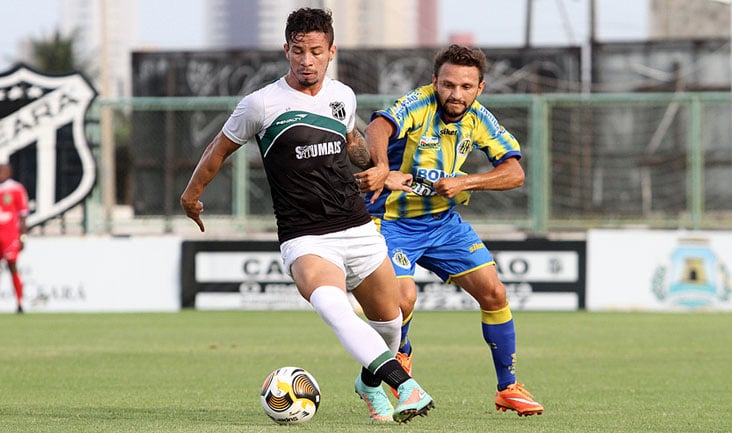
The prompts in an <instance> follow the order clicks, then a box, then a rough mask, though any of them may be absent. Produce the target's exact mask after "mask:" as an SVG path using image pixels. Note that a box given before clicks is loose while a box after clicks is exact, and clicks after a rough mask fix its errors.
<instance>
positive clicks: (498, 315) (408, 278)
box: [355, 45, 544, 416]
mask: <svg viewBox="0 0 732 433" xmlns="http://www.w3.org/2000/svg"><path fill="white" fill-rule="evenodd" d="M485 68H486V57H485V54H484V53H483V52H482V51H481V50H479V49H471V48H467V47H462V46H459V45H451V46H450V47H448V48H446V49H444V50H442V51H440V52H439V53H438V54H437V56H436V57H435V63H434V71H433V77H432V84H428V85H425V86H422V87H419V88H417V89H414V90H412V91H410V92H408V93H407V94H406V95H404V96H402V97H401V98H399V99H398V100H397V101H396V102H395V103H394V104H393V105H391V106H390V107H388V108H386V109H384V110H380V111H377V112H376V113H374V114H373V116H372V119H371V123H370V124H369V125H368V127H367V128H366V141H367V144H368V146H369V151H370V152H371V158H372V161H373V162H374V167H372V168H370V169H368V170H366V171H363V172H360V173H357V174H356V175H355V176H356V178H357V181H358V183H359V186H360V189H361V191H362V192H367V194H366V202H367V206H368V208H369V212H370V213H371V215H372V217H373V218H374V219H375V220H376V221H377V224H378V225H379V226H380V230H381V233H382V234H383V235H384V237H385V238H386V241H387V246H388V249H389V256H390V258H391V261H392V265H393V266H394V269H395V271H396V274H397V277H398V279H399V285H400V291H401V295H402V300H401V308H402V315H403V317H404V323H403V326H402V340H401V344H400V348H399V353H398V354H397V359H399V360H400V362H402V365H404V366H405V369H406V370H407V371H409V372H410V373H411V364H412V347H411V342H410V341H409V337H408V330H409V325H410V323H411V320H412V313H413V310H414V304H415V302H416V297H417V290H416V286H415V283H414V271H415V266H416V265H417V264H419V265H420V266H422V267H424V268H426V269H429V270H430V271H432V272H434V273H435V274H437V275H438V276H439V277H440V278H442V279H443V280H444V281H446V282H450V283H454V284H457V285H458V286H460V287H462V288H463V289H464V290H465V291H466V292H467V293H469V294H470V295H471V296H472V297H473V298H475V300H476V301H477V302H478V304H479V305H480V310H481V319H482V320H481V326H482V331H483V337H484V339H485V341H486V343H487V344H488V346H489V347H490V349H491V353H492V357H493V364H494V368H495V371H496V376H497V381H498V385H497V390H496V394H495V398H494V402H495V405H496V409H497V410H498V409H500V410H503V411H506V410H514V411H516V412H517V413H518V414H519V415H520V416H523V415H534V414H541V413H542V412H543V411H544V408H543V406H542V405H541V404H540V403H538V402H536V401H535V400H534V398H533V397H532V395H531V394H530V393H529V392H528V391H526V390H525V389H524V386H523V384H520V383H518V382H517V380H516V371H515V370H516V333H515V329H514V322H513V317H512V314H511V310H510V307H509V305H508V301H507V299H506V288H505V286H504V285H503V284H502V283H501V281H500V280H499V279H498V274H497V272H496V267H495V261H494V260H493V257H492V255H491V253H490V251H489V250H488V249H487V248H486V246H485V245H484V244H483V241H482V240H481V239H480V238H479V237H478V235H477V234H476V233H475V231H474V230H473V228H472V227H471V226H470V225H469V224H468V223H466V222H464V221H462V219H461V218H460V215H459V213H458V212H457V211H456V210H455V206H456V205H457V204H458V203H460V204H467V203H468V200H469V198H470V194H471V192H472V191H477V190H508V189H513V188H517V187H520V186H521V185H522V184H523V181H524V171H523V169H522V167H521V165H520V164H519V159H520V158H521V150H520V147H519V144H518V142H517V141H516V139H515V138H514V137H513V135H511V133H509V132H508V131H506V129H504V128H503V127H502V126H501V125H500V124H499V123H498V121H497V120H496V118H495V117H494V116H493V114H491V113H490V111H488V109H486V108H485V107H484V106H483V105H481V104H480V103H479V102H478V101H476V98H477V97H478V95H480V93H481V92H482V91H483V88H484V87H485V81H484V79H483V73H484V71H485ZM473 150H480V151H482V152H483V153H485V155H486V156H487V157H488V159H489V161H490V162H491V163H492V164H493V169H492V170H490V171H488V172H486V173H476V174H467V173H463V172H462V171H460V168H461V166H462V165H463V163H464V162H465V160H466V158H467V157H468V154H469V153H470V152H471V151H473Z"/></svg>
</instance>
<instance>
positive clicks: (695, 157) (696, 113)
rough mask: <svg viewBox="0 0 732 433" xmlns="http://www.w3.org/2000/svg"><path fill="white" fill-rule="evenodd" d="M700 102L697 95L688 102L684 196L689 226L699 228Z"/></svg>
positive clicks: (701, 200)
mask: <svg viewBox="0 0 732 433" xmlns="http://www.w3.org/2000/svg"><path fill="white" fill-rule="evenodd" d="M701 118H702V104H701V100H700V99H699V96H698V95H695V96H693V97H692V98H691V103H690V104H689V133H688V134H689V136H688V138H687V145H688V154H687V173H686V197H687V207H688V211H689V216H690V217H691V228H692V229H694V230H698V229H700V228H701V221H702V214H703V213H704V150H703V143H702V126H701Z"/></svg>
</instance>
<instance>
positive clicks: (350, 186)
mask: <svg viewBox="0 0 732 433" xmlns="http://www.w3.org/2000/svg"><path fill="white" fill-rule="evenodd" d="M355 115H356V95H355V94H354V93H353V90H351V88H350V87H348V86H346V85H345V84H343V83H341V82H339V81H336V80H332V79H329V78H325V80H324V81H323V87H322V88H321V89H320V91H319V92H318V94H317V95H315V96H310V95H307V94H305V93H302V92H299V91H297V90H295V89H293V88H291V87H290V86H289V85H288V84H287V82H286V81H285V79H284V77H283V78H280V79H279V80H277V81H276V82H274V83H272V84H270V85H268V86H266V87H264V88H262V89H260V90H258V91H255V92H253V93H251V94H249V95H247V96H246V97H244V98H243V99H242V100H241V101H240V102H239V104H238V105H237V107H236V109H235V110H234V112H233V113H232V114H231V116H230V117H229V119H228V120H227V121H226V124H225V125H224V128H223V131H222V132H223V133H224V134H225V135H226V136H227V137H228V138H229V139H231V140H232V141H233V142H235V143H238V144H244V143H246V142H247V141H248V140H249V139H250V138H252V137H254V138H256V141H257V144H258V146H259V150H260V153H261V154H262V160H263V161H264V169H265V172H266V174H267V180H268V182H269V186H270V189H271V190H272V202H273V205H274V213H275V217H276V218H277V228H278V230H277V231H278V238H279V241H280V242H284V241H286V240H289V239H292V238H296V237H299V236H303V235H321V234H325V233H331V232H336V231H340V230H345V229H347V228H351V227H356V226H359V225H362V224H365V223H367V222H368V221H369V220H370V217H369V214H368V212H367V211H366V206H365V204H364V200H363V198H362V197H361V195H360V193H359V190H358V187H357V185H356V182H355V180H354V178H353V171H352V169H351V164H350V161H349V160H348V153H347V150H346V133H347V131H351V130H353V128H354V125H355Z"/></svg>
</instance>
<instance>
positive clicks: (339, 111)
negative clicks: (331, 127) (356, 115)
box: [329, 101, 346, 120]
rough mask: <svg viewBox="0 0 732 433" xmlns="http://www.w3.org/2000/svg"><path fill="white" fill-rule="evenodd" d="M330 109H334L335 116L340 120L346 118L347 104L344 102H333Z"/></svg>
mask: <svg viewBox="0 0 732 433" xmlns="http://www.w3.org/2000/svg"><path fill="white" fill-rule="evenodd" d="M329 105H330V109H331V110H332V113H333V117H335V118H336V119H338V120H346V104H344V103H343V102H338V101H336V102H331V103H330V104H329Z"/></svg>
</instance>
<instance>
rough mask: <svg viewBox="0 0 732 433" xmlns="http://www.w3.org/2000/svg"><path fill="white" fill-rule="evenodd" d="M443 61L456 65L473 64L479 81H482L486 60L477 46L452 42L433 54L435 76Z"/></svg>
mask: <svg viewBox="0 0 732 433" xmlns="http://www.w3.org/2000/svg"><path fill="white" fill-rule="evenodd" d="M445 63H450V64H453V65H458V66H475V67H476V68H478V73H479V74H480V75H479V76H480V81H483V74H484V73H485V70H486V68H487V64H488V60H486V57H485V53H484V52H483V51H482V50H480V49H479V48H468V47H463V46H461V45H457V44H452V45H450V46H449V47H447V48H444V49H442V50H441V51H440V52H439V53H437V55H435V70H434V74H435V77H436V76H437V75H438V72H439V71H440V68H441V67H442V65H444V64H445Z"/></svg>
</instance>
